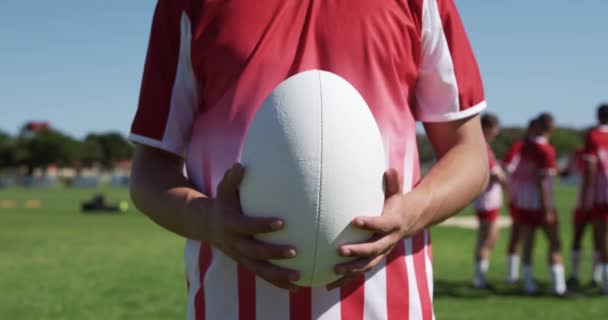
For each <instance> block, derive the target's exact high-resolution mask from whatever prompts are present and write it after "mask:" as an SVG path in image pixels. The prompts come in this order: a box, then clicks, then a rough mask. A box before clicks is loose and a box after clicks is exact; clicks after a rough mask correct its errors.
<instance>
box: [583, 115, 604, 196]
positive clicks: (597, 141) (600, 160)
mask: <svg viewBox="0 0 608 320" xmlns="http://www.w3.org/2000/svg"><path fill="white" fill-rule="evenodd" d="M584 153H585V154H584V158H585V160H587V161H591V162H594V163H595V164H596V168H597V171H596V174H595V179H594V183H593V188H592V190H593V191H592V194H591V196H590V197H591V200H588V201H592V202H593V205H594V206H596V207H608V125H600V126H597V127H595V128H593V129H591V130H590V131H589V133H588V134H587V137H586V139H585V151H584Z"/></svg>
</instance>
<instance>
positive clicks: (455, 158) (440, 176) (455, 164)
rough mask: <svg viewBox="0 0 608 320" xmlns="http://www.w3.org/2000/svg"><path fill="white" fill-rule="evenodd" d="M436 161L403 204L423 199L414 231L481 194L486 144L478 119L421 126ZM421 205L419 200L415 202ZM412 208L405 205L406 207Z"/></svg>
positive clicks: (484, 178)
mask: <svg viewBox="0 0 608 320" xmlns="http://www.w3.org/2000/svg"><path fill="white" fill-rule="evenodd" d="M424 127H425V129H426V132H427V135H428V137H429V140H430V141H431V143H432V145H433V149H434V150H435V153H436V154H437V157H438V159H439V161H438V163H437V164H436V165H435V166H434V167H433V169H432V170H431V171H430V172H429V174H428V175H427V176H426V177H425V178H424V179H423V180H422V181H421V182H420V184H419V185H418V186H417V187H416V188H415V189H414V190H413V191H412V192H410V193H409V194H406V196H405V199H406V201H408V202H409V201H412V200H411V199H425V201H424V202H426V203H423V204H422V207H421V208H423V209H422V210H421V211H420V212H419V216H418V219H417V220H418V222H417V223H416V227H415V228H414V230H421V229H424V228H426V227H429V226H432V225H435V224H437V223H440V222H442V221H443V220H445V219H447V218H449V217H450V216H452V215H454V214H455V213H456V212H458V211H459V210H460V209H462V208H464V207H465V206H466V205H467V204H469V203H470V201H471V200H472V199H473V198H475V197H476V196H477V195H479V193H481V192H482V191H483V190H484V189H485V187H486V185H487V183H488V178H489V172H488V171H486V170H479V168H487V167H488V157H487V153H486V143H485V140H484V138H483V134H482V131H481V126H480V121H479V116H474V117H470V118H467V119H462V120H458V121H453V122H445V123H427V124H425V125H424ZM417 201H420V200H417ZM409 206H411V204H409V205H408V207H409Z"/></svg>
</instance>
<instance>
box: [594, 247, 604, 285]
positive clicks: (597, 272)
mask: <svg viewBox="0 0 608 320" xmlns="http://www.w3.org/2000/svg"><path fill="white" fill-rule="evenodd" d="M593 281H595V283H597V284H600V283H602V263H601V262H600V255H599V253H598V252H597V251H596V252H594V253H593Z"/></svg>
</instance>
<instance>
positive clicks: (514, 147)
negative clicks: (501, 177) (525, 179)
mask: <svg viewBox="0 0 608 320" xmlns="http://www.w3.org/2000/svg"><path fill="white" fill-rule="evenodd" d="M524 141H526V140H525V139H519V140H515V142H513V144H511V146H510V147H509V150H507V153H506V154H505V156H504V157H503V159H502V164H503V165H504V166H505V170H507V172H509V173H513V172H514V171H515V169H516V168H517V164H519V153H520V151H521V147H522V146H523V145H524Z"/></svg>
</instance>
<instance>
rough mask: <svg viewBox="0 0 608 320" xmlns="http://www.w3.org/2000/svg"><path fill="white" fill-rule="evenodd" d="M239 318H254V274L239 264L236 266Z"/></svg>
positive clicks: (252, 319)
mask: <svg viewBox="0 0 608 320" xmlns="http://www.w3.org/2000/svg"><path fill="white" fill-rule="evenodd" d="M237 282H238V290H239V304H238V305H239V320H255V275H254V274H253V273H251V272H250V271H249V270H247V269H245V268H244V267H242V266H241V265H239V266H238V268H237Z"/></svg>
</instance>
